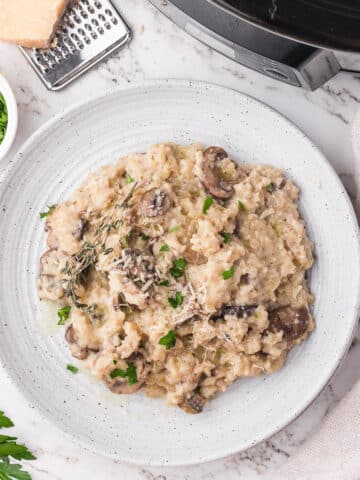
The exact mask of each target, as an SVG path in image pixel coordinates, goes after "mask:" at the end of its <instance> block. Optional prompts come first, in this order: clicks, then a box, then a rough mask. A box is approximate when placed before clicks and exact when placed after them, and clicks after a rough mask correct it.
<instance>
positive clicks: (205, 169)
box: [201, 147, 241, 200]
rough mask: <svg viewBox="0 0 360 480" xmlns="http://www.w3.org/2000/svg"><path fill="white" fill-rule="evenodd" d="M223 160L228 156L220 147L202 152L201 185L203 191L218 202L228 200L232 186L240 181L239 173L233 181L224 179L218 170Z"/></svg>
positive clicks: (231, 193)
mask: <svg viewBox="0 0 360 480" xmlns="http://www.w3.org/2000/svg"><path fill="white" fill-rule="evenodd" d="M225 158H229V156H228V154H227V153H226V151H225V150H224V149H223V148H221V147H209V148H207V149H206V150H204V152H203V161H202V165H201V169H202V173H203V177H202V184H203V186H204V188H205V190H206V191H207V192H208V193H209V194H210V195H211V196H213V197H214V198H216V199H218V200H228V199H229V198H230V197H231V196H232V195H233V193H234V187H233V186H232V184H233V183H238V182H239V181H240V174H241V172H240V171H239V175H238V177H237V178H236V179H234V180H229V179H227V178H225V177H224V174H223V172H221V170H220V162H221V161H222V160H224V159H225Z"/></svg>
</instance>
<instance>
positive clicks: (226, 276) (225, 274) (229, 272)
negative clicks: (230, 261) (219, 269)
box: [222, 265, 235, 280]
mask: <svg viewBox="0 0 360 480" xmlns="http://www.w3.org/2000/svg"><path fill="white" fill-rule="evenodd" d="M234 270H235V269H234V265H233V266H232V267H230V268H229V270H225V271H224V272H223V273H222V277H223V279H224V280H228V279H229V278H231V277H232V276H233V275H234Z"/></svg>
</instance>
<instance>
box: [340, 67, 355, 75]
mask: <svg viewBox="0 0 360 480" xmlns="http://www.w3.org/2000/svg"><path fill="white" fill-rule="evenodd" d="M340 72H345V73H354V74H356V73H360V70H353V69H351V68H343V67H341V68H340Z"/></svg>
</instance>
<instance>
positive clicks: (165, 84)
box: [0, 79, 360, 467]
mask: <svg viewBox="0 0 360 480" xmlns="http://www.w3.org/2000/svg"><path fill="white" fill-rule="evenodd" d="M174 87H180V88H181V87H182V88H192V87H195V88H196V87H197V88H199V89H200V90H201V91H204V90H209V89H212V90H215V91H217V92H218V93H219V94H221V93H229V92H232V93H233V94H234V95H236V96H237V97H238V98H242V99H243V100H246V101H250V102H251V103H252V104H255V105H257V106H258V107H261V108H263V109H265V110H267V111H268V112H269V113H271V114H272V115H275V116H276V117H278V118H279V117H280V118H281V119H282V120H283V121H284V122H285V123H286V124H287V125H288V127H289V129H291V130H292V131H293V132H294V133H296V134H297V135H300V136H301V137H302V139H303V141H305V142H307V143H308V145H309V146H310V147H311V148H312V149H313V150H315V152H316V153H317V154H318V155H319V156H320V157H321V158H322V161H323V165H324V166H325V168H327V169H328V171H329V173H330V174H331V175H332V176H333V178H334V181H335V183H336V185H337V187H339V194H341V196H342V197H343V200H344V201H345V204H346V207H347V213H348V214H349V222H348V223H349V226H351V227H352V229H353V232H354V236H355V238H356V240H357V242H356V244H357V249H356V252H354V253H353V255H354V254H355V255H354V257H355V258H358V259H359V258H360V230H359V225H358V220H357V217H356V214H355V210H354V207H353V205H352V202H351V200H350V197H349V195H348V193H347V191H346V189H345V187H344V185H343V183H342V182H341V180H340V177H339V176H338V174H337V172H336V170H335V168H334V167H333V166H332V164H331V163H330V162H329V160H328V159H327V158H326V156H325V155H324V153H323V152H322V151H321V149H320V148H319V147H318V146H317V145H315V144H314V143H313V141H312V140H311V138H309V137H308V136H307V135H306V134H305V133H304V132H303V130H302V129H301V128H300V127H298V126H297V125H296V124H295V123H293V122H292V121H291V120H290V119H288V118H287V117H286V116H285V115H283V114H282V113H280V112H279V111H278V110H276V109H275V108H273V107H271V106H269V105H268V104H266V103H264V102H262V101H261V100H258V99H256V98H254V97H253V96H251V95H248V94H246V93H243V92H240V91H238V90H236V89H233V88H229V87H226V86H223V85H219V84H217V83H211V82H205V81H197V80H190V79H157V80H147V81H142V82H135V83H133V84H132V85H131V86H128V85H126V86H121V87H116V88H114V89H111V90H109V91H107V92H105V93H103V94H100V95H96V94H95V95H91V96H88V97H87V98H85V99H83V100H81V101H78V102H76V103H74V104H73V105H71V106H70V107H68V108H64V109H63V110H61V111H59V112H58V113H57V114H56V115H54V116H52V117H51V118H49V119H48V120H47V121H45V122H44V123H43V124H42V125H41V126H40V127H39V128H38V129H36V130H35V131H34V132H33V133H32V134H31V135H30V136H29V137H28V138H27V140H25V141H24V142H23V143H22V145H21V146H20V147H19V148H18V150H17V153H16V155H15V156H14V158H13V160H10V161H9V162H8V165H7V166H5V168H4V171H3V174H2V175H1V176H0V194H1V193H2V191H3V188H4V185H6V184H7V181H8V180H9V179H10V178H11V176H12V175H13V174H16V170H17V168H18V167H19V166H20V164H21V159H22V156H23V155H24V154H26V151H27V150H29V149H31V148H33V146H34V144H35V143H36V141H37V140H38V139H39V138H41V136H42V135H43V134H44V133H45V132H46V131H47V130H48V129H51V127H53V125H56V124H57V122H58V121H60V120H62V119H64V117H67V118H69V117H70V116H71V114H72V113H75V112H76V111H77V110H79V109H81V108H82V107H84V106H85V105H88V104H91V103H95V102H101V101H103V100H104V99H107V98H108V97H111V96H113V95H115V96H116V95H117V94H120V93H124V92H131V91H136V90H139V89H140V90H144V89H146V88H148V89H151V88H157V89H159V90H160V89H161V88H174ZM357 265H359V266H358V268H357V278H356V285H357V287H358V288H357V292H358V293H357V298H356V303H355V305H354V310H353V313H352V324H353V326H352V329H351V331H350V329H349V332H348V335H347V341H346V342H344V345H343V346H342V349H341V350H339V351H338V354H337V356H336V362H335V363H334V364H333V366H332V368H331V370H330V371H329V374H328V376H327V378H325V379H324V380H323V381H322V382H320V383H318V387H317V388H316V389H315V391H316V393H315V394H314V396H313V397H312V398H310V399H305V401H304V402H303V404H302V406H301V408H300V409H299V411H296V412H295V413H294V414H293V415H292V416H291V418H286V419H285V420H283V421H282V422H279V423H278V425H277V428H276V429H274V431H272V433H271V434H269V435H267V436H265V437H263V438H262V439H256V440H255V441H253V442H250V441H249V445H248V446H247V447H243V448H241V447H240V448H239V447H237V446H236V444H234V446H233V447H231V448H230V447H229V448H227V449H223V450H221V451H218V453H213V454H207V456H206V457H201V458H198V459H197V460H195V459H191V460H186V458H184V457H183V458H180V459H179V460H170V461H167V460H166V459H150V460H148V461H145V462H141V461H138V460H135V459H133V458H132V457H129V456H127V452H126V450H124V451H123V452H121V455H117V456H115V455H113V454H111V453H110V452H107V451H105V450H102V449H101V448H98V447H97V446H95V445H93V444H92V443H90V442H89V443H87V442H86V441H85V440H83V439H82V438H80V437H78V436H77V435H76V434H75V433H70V431H67V430H66V429H64V428H63V427H62V426H61V424H60V422H58V421H56V420H55V419H54V418H53V417H52V416H51V414H50V413H48V412H46V411H43V410H42V409H41V408H40V407H39V406H37V405H33V404H32V399H31V397H30V396H29V395H28V394H27V392H26V391H25V390H23V389H22V388H21V386H20V385H19V384H18V382H17V381H16V378H15V377H14V375H13V374H12V373H11V372H10V370H9V369H8V368H7V367H6V365H5V364H4V363H3V360H2V358H1V356H0V367H1V370H2V371H3V372H4V373H5V375H6V377H7V378H8V379H9V380H10V382H11V384H12V385H13V386H14V387H15V389H16V390H17V392H19V393H20V395H21V397H22V398H23V399H24V400H25V401H26V404H27V405H29V406H32V407H33V408H34V409H35V410H36V412H37V414H38V415H39V416H40V418H42V419H45V420H46V421H47V422H48V423H49V424H50V425H52V426H53V427H54V428H56V429H58V430H59V431H61V432H62V433H63V434H64V435H65V436H66V437H68V438H69V439H71V440H72V441H73V442H74V443H76V444H77V445H79V446H80V447H81V448H82V449H83V450H84V451H93V452H96V453H97V454H100V455H103V456H105V457H107V458H112V459H114V458H116V459H118V460H121V461H123V462H125V463H128V464H132V465H144V466H153V467H164V466H168V467H176V466H189V465H196V464H202V463H207V462H211V461H214V460H218V459H221V458H225V457H227V456H229V455H233V454H236V453H240V452H243V451H246V450H248V449H249V448H252V447H254V446H256V445H258V444H260V443H262V442H264V441H266V440H268V439H269V438H271V437H272V436H273V435H275V434H277V433H278V432H279V431H281V430H283V429H284V428H286V427H287V426H288V425H290V424H291V423H292V422H293V421H294V420H296V419H297V418H298V417H299V416H300V415H301V414H302V413H304V412H305V411H306V410H307V409H308V408H309V407H310V406H311V405H312V403H313V402H314V401H315V400H316V399H317V398H318V396H319V395H320V394H321V392H322V391H323V390H324V389H325V388H326V386H327V385H328V383H329V382H330V380H331V379H332V378H333V376H334V375H335V373H336V372H337V370H338V369H339V367H340V366H341V364H342V362H343V360H344V358H345V356H346V354H347V352H348V350H349V348H350V345H351V341H352V338H353V336H354V333H355V330H356V327H357V320H358V316H359V311H360V263H359V262H357ZM349 316H350V315H349Z"/></svg>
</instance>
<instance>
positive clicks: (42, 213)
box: [40, 205, 56, 218]
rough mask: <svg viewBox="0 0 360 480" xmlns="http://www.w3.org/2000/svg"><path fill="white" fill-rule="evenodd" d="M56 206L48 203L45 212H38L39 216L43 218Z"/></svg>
mask: <svg viewBox="0 0 360 480" xmlns="http://www.w3.org/2000/svg"><path fill="white" fill-rule="evenodd" d="M55 208H56V205H48V210H47V212H40V218H45V217H47V216H48V215H50V214H51V213H52V212H53V211H54V210H55Z"/></svg>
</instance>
